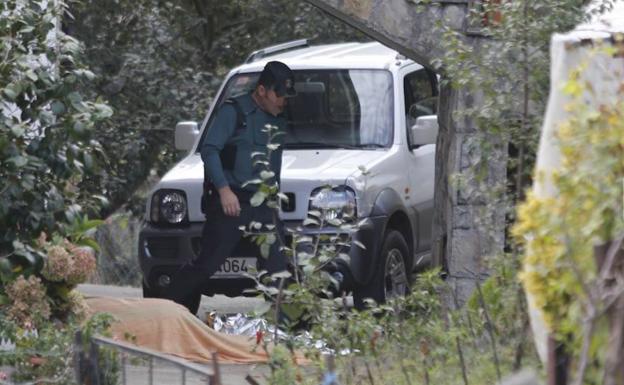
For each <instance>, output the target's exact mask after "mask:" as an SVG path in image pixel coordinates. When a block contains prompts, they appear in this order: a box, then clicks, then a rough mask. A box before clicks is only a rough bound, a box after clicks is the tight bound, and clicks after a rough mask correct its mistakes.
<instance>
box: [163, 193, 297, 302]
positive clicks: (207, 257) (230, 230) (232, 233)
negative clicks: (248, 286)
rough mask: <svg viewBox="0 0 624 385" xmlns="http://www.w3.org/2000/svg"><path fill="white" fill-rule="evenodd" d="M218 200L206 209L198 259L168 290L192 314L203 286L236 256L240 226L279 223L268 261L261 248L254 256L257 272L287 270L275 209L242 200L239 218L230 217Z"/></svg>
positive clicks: (280, 225)
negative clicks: (235, 250) (261, 253)
mask: <svg viewBox="0 0 624 385" xmlns="http://www.w3.org/2000/svg"><path fill="white" fill-rule="evenodd" d="M237 195H238V194H237ZM215 200H216V201H217V202H212V203H209V204H207V205H206V207H205V214H206V222H205V223H204V228H203V231H202V244H201V245H202V246H201V251H200V254H199V257H198V258H197V259H196V260H194V261H192V262H191V263H187V264H185V265H183V266H182V267H181V268H180V270H179V271H178V272H177V274H176V275H175V276H174V278H173V280H172V284H171V288H170V291H169V293H170V298H171V299H172V300H174V301H175V302H177V303H179V304H181V305H184V306H186V307H187V308H188V309H189V310H190V311H191V312H193V313H194V312H196V311H197V298H198V296H200V295H201V293H202V289H203V287H204V285H206V284H208V280H209V278H210V277H211V276H212V275H213V274H214V273H215V272H216V271H217V269H218V268H219V266H221V264H223V262H225V260H226V258H227V257H232V256H233V255H232V252H233V251H234V248H235V247H236V245H237V244H238V243H239V242H240V240H241V238H242V236H243V232H242V231H241V230H240V226H245V227H248V226H249V224H250V223H251V222H252V221H255V222H260V223H263V224H276V230H277V231H278V237H277V238H278V241H277V242H275V243H273V245H271V248H270V252H269V258H268V259H264V258H262V257H261V256H260V250H259V249H258V252H257V253H256V255H255V256H257V257H258V271H260V270H266V271H267V272H269V273H276V272H278V271H283V270H286V269H287V265H288V264H287V261H286V257H285V255H284V253H283V252H282V251H281V250H280V248H281V246H282V244H281V243H280V241H279V240H280V239H283V234H284V233H283V225H282V223H281V221H280V220H279V219H277V223H274V222H275V219H274V213H275V212H274V209H271V208H269V207H267V206H266V205H261V206H259V207H253V206H251V205H250V204H249V203H248V201H245V200H241V202H240V205H241V212H240V216H238V217H230V216H227V215H225V214H224V213H223V208H222V207H221V205H220V203H219V202H218V199H216V197H215ZM275 214H276V213H275Z"/></svg>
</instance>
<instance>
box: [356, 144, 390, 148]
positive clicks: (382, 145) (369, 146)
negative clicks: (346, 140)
mask: <svg viewBox="0 0 624 385" xmlns="http://www.w3.org/2000/svg"><path fill="white" fill-rule="evenodd" d="M357 148H388V146H386V145H385V144H379V143H365V144H360V145H358V146H357Z"/></svg>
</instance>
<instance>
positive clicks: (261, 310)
mask: <svg viewBox="0 0 624 385" xmlns="http://www.w3.org/2000/svg"><path fill="white" fill-rule="evenodd" d="M269 310H271V302H262V303H261V304H260V305H258V306H257V307H256V308H255V309H254V313H256V314H257V315H259V316H261V315H264V314H266V313H268V312H269Z"/></svg>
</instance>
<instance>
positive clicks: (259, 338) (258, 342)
mask: <svg viewBox="0 0 624 385" xmlns="http://www.w3.org/2000/svg"><path fill="white" fill-rule="evenodd" d="M262 336H263V333H262V330H258V331H257V332H256V345H260V342H262Z"/></svg>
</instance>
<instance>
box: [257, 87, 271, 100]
mask: <svg viewBox="0 0 624 385" xmlns="http://www.w3.org/2000/svg"><path fill="white" fill-rule="evenodd" d="M256 91H257V92H258V95H260V96H262V97H263V98H264V97H266V94H267V91H268V90H267V88H266V87H265V86H264V85H263V84H258V87H256Z"/></svg>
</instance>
